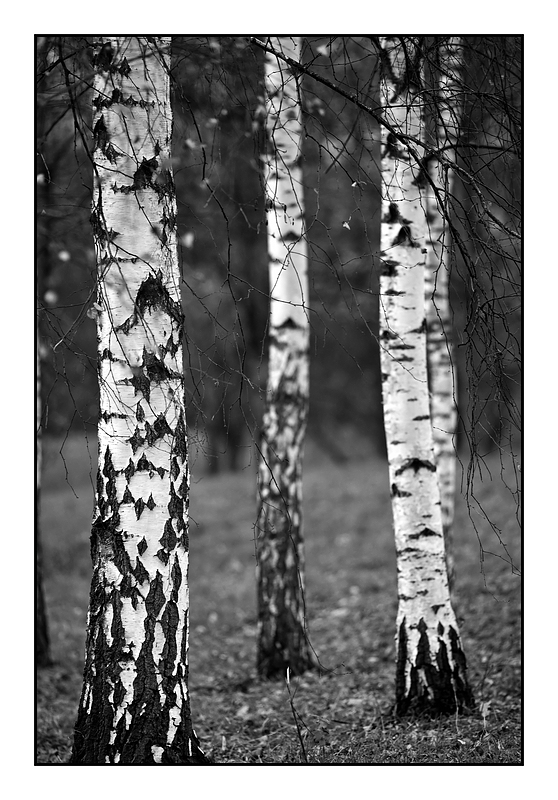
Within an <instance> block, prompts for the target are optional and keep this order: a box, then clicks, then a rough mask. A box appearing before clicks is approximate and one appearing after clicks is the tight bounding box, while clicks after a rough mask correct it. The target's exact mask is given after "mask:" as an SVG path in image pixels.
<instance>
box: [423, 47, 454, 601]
mask: <svg viewBox="0 0 558 800" xmlns="http://www.w3.org/2000/svg"><path fill="white" fill-rule="evenodd" d="M436 55H437V64H436V66H435V71H434V81H435V84H434V87H433V103H432V107H433V113H432V116H433V120H432V128H433V131H432V133H433V136H434V146H435V147H436V148H438V149H440V150H441V151H443V154H444V156H445V159H444V161H443V162H442V161H439V160H437V159H435V158H434V159H430V160H429V167H430V170H429V174H430V178H431V181H432V183H427V184H426V215H427V221H428V227H427V235H426V243H427V256H426V273H425V274H426V281H425V286H426V296H425V302H426V325H427V328H426V341H427V352H428V377H429V385H430V413H431V416H432V433H433V439H434V454H435V458H436V467H437V473H438V482H439V485H440V496H441V504H442V505H441V509H442V526H443V530H444V538H445V547H446V561H447V566H448V579H449V582H450V587H451V586H453V583H454V580H455V563H454V556H453V548H452V526H453V517H454V506H455V469H456V454H455V444H454V437H455V432H456V428H457V406H456V397H457V387H456V373H455V368H454V359H453V352H452V336H451V329H452V319H451V309H450V299H449V275H450V271H449V270H450V264H449V242H448V224H447V219H448V214H449V202H448V199H449V198H450V197H451V196H452V191H453V183H454V181H453V172H452V170H451V169H448V160H450V159H455V155H456V151H455V146H456V144H457V138H458V133H459V120H460V114H461V89H460V81H459V74H460V65H461V61H462V47H461V40H460V38H459V37H455V36H451V37H449V38H445V39H443V38H442V39H440V40H439V42H437V51H436ZM434 189H437V192H435V191H434Z"/></svg>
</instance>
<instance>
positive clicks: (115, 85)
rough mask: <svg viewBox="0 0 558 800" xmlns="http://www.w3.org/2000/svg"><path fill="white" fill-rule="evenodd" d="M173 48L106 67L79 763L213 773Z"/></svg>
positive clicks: (98, 100) (144, 48) (109, 59)
mask: <svg viewBox="0 0 558 800" xmlns="http://www.w3.org/2000/svg"><path fill="white" fill-rule="evenodd" d="M169 51H170V37H137V38H136V37H133V38H129V37H110V38H109V37H103V38H101V39H100V40H99V41H98V43H97V45H96V51H95V56H94V71H95V76H94V92H93V95H94V96H93V107H94V115H93V136H94V142H93V160H94V197H93V211H92V215H91V219H92V224H93V232H94V239H95V249H96V258H97V266H98V294H97V299H96V302H95V304H94V305H93V307H92V308H91V309H90V315H91V316H93V317H95V318H96V321H97V340H98V372H99V384H100V418H99V431H98V437H99V439H98V441H99V445H98V458H99V462H98V473H97V487H96V505H95V512H94V518H93V525H92V533H91V553H92V559H93V578H92V583H91V595H90V603H89V613H88V626H87V642H86V656H85V669H84V679H83V691H82V695H81V699H80V703H79V711H78V717H77V723H76V726H75V738H74V747H73V753H72V760H71V763H73V764H127V765H136V764H189V763H204V761H205V758H204V756H203V754H202V752H201V750H200V749H199V747H198V744H197V740H196V736H195V734H194V731H193V729H192V722H191V714H190V699H189V694H188V610H189V596H188V560H189V546H188V497H189V473H188V449H187V439H186V423H185V416H184V390H183V365H182V333H183V314H182V306H181V296H180V271H179V267H178V260H177V246H176V200H175V196H174V185H173V175H172V169H171V161H170V144H171V131H172V115H171V109H170V102H169V72H168V71H169Z"/></svg>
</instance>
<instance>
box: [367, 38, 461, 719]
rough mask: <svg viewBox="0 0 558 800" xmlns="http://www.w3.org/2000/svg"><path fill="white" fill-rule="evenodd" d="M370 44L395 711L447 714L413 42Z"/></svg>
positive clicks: (449, 690)
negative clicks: (377, 136)
mask: <svg viewBox="0 0 558 800" xmlns="http://www.w3.org/2000/svg"><path fill="white" fill-rule="evenodd" d="M379 44H380V47H381V50H380V57H381V67H382V74H381V83H380V92H381V102H382V111H383V115H384V120H385V122H386V125H384V126H383V127H382V164H381V168H382V223H381V249H382V259H383V271H382V275H381V278H380V306H381V307H380V343H381V368H382V391H383V405H384V424H385V432H386V442H387V451H388V459H389V480H390V488H391V499H392V510H393V522H394V532H395V546H396V552H397V578H398V595H399V607H398V614H397V632H396V642H397V668H396V710H397V712H398V713H399V714H403V713H405V712H406V711H407V710H409V709H410V708H414V709H417V710H429V711H433V712H439V711H447V712H452V711H454V710H455V709H456V707H457V708H461V707H462V706H467V705H471V704H472V702H473V698H472V693H471V690H470V688H469V686H468V682H467V669H466V661H465V655H464V653H463V649H462V645H461V640H460V636H459V630H458V626H457V621H456V618H455V614H454V611H453V608H452V605H451V601H450V594H449V586H448V577H447V569H446V563H445V552H444V537H443V530H442V515H441V509H440V490H439V487H438V482H437V473H436V464H435V456H434V445H433V436H432V421H431V415H430V408H429V396H428V376H427V359H426V330H427V324H426V320H425V308H424V292H425V289H424V269H425V260H426V253H427V248H426V241H425V239H426V213H425V197H424V189H423V185H424V176H423V175H421V169H422V167H421V166H420V160H421V158H422V155H423V151H422V149H421V148H420V146H419V145H418V144H416V142H417V140H418V142H420V141H423V136H424V122H423V116H424V114H423V102H424V101H423V99H422V94H421V92H422V86H421V60H422V51H421V44H422V43H421V41H420V39H415V38H411V37H405V38H404V39H399V38H395V37H388V38H383V39H382V40H380V42H379ZM406 137H412V140H410V139H408V138H406Z"/></svg>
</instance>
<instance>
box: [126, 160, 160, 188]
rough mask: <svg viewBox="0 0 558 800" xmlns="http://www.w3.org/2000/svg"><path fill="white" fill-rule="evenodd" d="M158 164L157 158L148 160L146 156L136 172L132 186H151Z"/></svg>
mask: <svg viewBox="0 0 558 800" xmlns="http://www.w3.org/2000/svg"><path fill="white" fill-rule="evenodd" d="M158 166H159V162H158V161H157V159H156V158H150V159H149V160H148V159H146V158H145V157H144V158H143V159H142V162H141V164H140V165H139V167H138V168H137V170H136V171H135V172H134V182H133V184H132V186H131V187H130V188H131V189H147V187H148V186H151V181H152V178H153V174H154V173H155V171H156V169H157V167H158Z"/></svg>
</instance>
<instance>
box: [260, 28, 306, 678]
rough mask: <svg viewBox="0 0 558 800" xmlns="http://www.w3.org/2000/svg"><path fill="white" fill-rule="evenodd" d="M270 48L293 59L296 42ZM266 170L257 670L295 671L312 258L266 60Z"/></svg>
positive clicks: (296, 151) (288, 121)
mask: <svg viewBox="0 0 558 800" xmlns="http://www.w3.org/2000/svg"><path fill="white" fill-rule="evenodd" d="M271 44H272V45H273V46H274V47H276V48H277V49H278V50H280V51H282V52H284V53H285V55H288V56H290V57H291V58H296V59H297V60H298V56H299V51H300V40H299V38H298V37H295V38H290V37H279V38H274V39H272V40H271ZM265 90H266V101H265V102H266V125H267V133H268V153H267V160H266V171H265V191H266V207H267V241H268V254H269V280H270V312H269V362H268V363H269V373H268V383H267V403H266V409H265V413H264V418H263V425H262V437H261V457H260V464H259V474H258V492H259V507H258V531H257V533H258V560H257V585H258V621H259V631H258V657H257V662H258V670H259V672H260V674H262V675H265V676H267V677H273V676H284V675H285V671H286V669H287V667H289V668H290V670H291V672H292V673H293V674H300V673H301V672H303V671H304V670H305V669H308V668H309V667H311V666H312V665H313V663H314V659H313V656H312V652H311V649H310V647H309V644H308V639H307V634H306V626H305V613H304V547H303V535H302V459H303V444H304V435H305V431H306V420H307V414H308V393H309V384H308V372H309V368H308V364H309V361H308V359H309V320H308V274H307V273H308V253H307V243H306V239H305V230H304V206H303V189H302V170H301V166H300V159H301V134H302V124H301V108H300V99H299V95H298V87H297V82H296V79H295V76H294V75H293V73H292V72H291V71H290V69H289V68H288V67H287V66H286V65H285V63H284V62H282V61H279V60H278V59H277V58H275V57H273V56H271V55H269V54H267V55H266V62H265Z"/></svg>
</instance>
